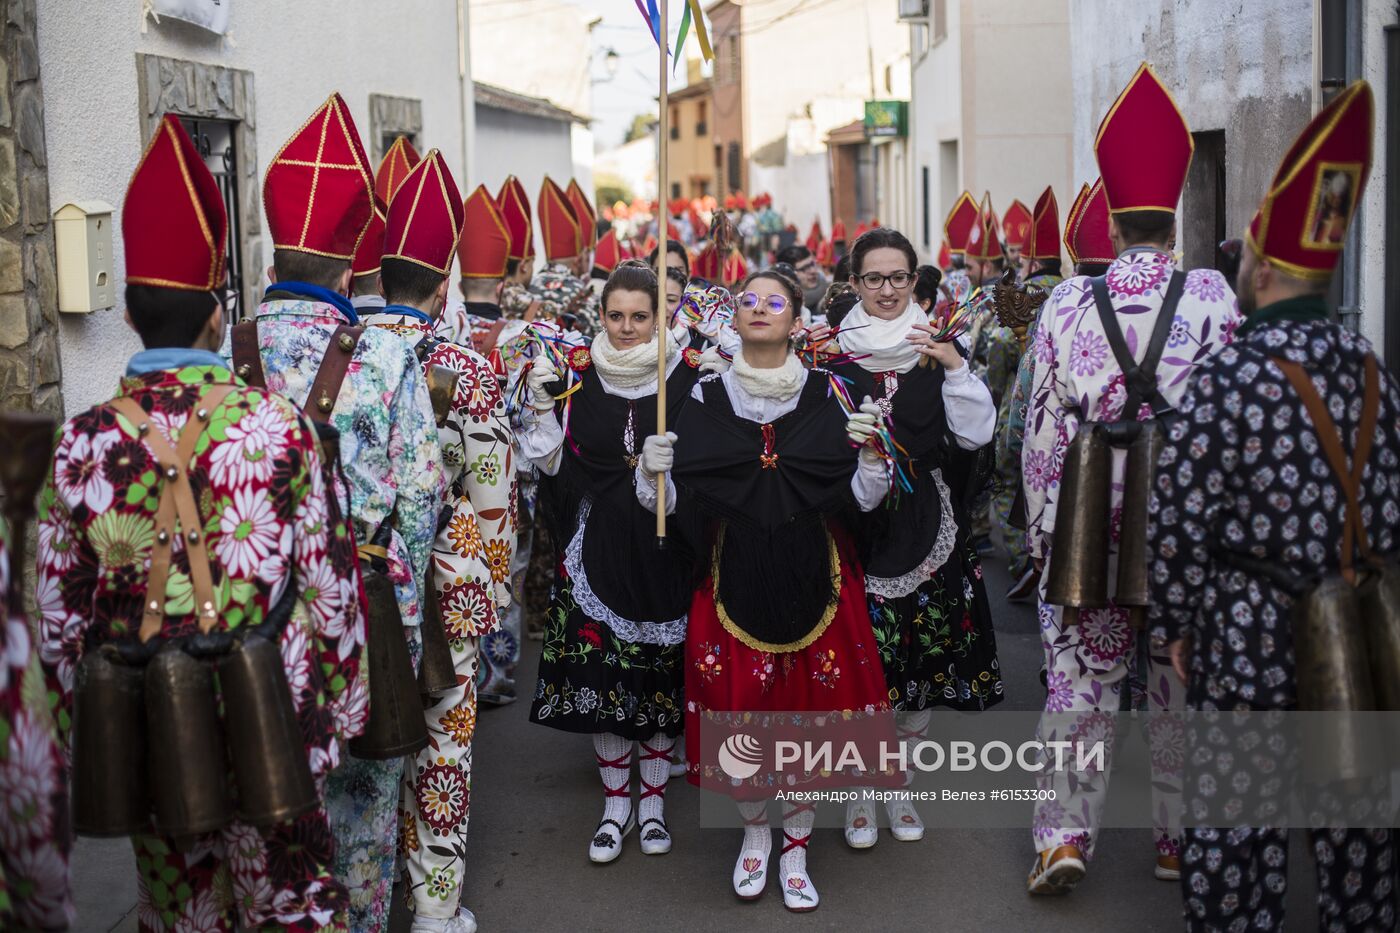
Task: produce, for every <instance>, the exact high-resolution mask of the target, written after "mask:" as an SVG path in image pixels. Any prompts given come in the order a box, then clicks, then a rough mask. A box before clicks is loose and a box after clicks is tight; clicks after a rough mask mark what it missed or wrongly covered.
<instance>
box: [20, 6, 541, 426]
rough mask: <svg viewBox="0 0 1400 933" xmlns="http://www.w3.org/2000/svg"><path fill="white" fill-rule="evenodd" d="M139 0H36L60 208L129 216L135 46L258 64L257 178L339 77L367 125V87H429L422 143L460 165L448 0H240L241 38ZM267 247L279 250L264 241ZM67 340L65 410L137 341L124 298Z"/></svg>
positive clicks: (135, 144)
mask: <svg viewBox="0 0 1400 933" xmlns="http://www.w3.org/2000/svg"><path fill="white" fill-rule="evenodd" d="M139 8H140V4H136V3H85V2H81V0H43V2H41V3H39V4H38V31H39V51H40V67H41V69H42V74H43V80H44V105H45V107H44V109H45V112H44V125H45V132H46V134H47V138H48V154H49V195H50V200H51V203H52V204H53V206H54V207H55V208H57V207H59V206H61V205H62V204H64V203H66V202H68V201H74V200H83V199H96V200H101V201H106V202H107V203H109V204H111V205H113V206H114V207H116V208H117V209H118V214H117V216H116V217H115V218H114V219H115V222H116V223H117V224H118V229H120V227H119V225H120V221H121V218H120V207H121V203H122V200H123V198H124V196H125V192H126V185H127V181H128V180H129V178H130V175H131V172H132V171H133V170H134V169H135V167H136V162H137V160H138V159H139V158H140V156H141V151H142V146H143V140H142V139H141V131H140V116H139V112H138V111H139V103H138V91H137V77H136V75H137V69H136V58H135V56H136V53H138V52H143V53H148V54H154V55H164V56H168V57H171V58H180V59H188V60H193V61H199V62H205V63H209V64H216V65H223V66H227V67H232V68H241V69H245V70H248V71H251V72H253V74H254V81H255V84H254V86H255V92H256V99H257V111H256V118H257V140H258V147H257V148H258V151H257V162H258V171H259V177H260V179H261V173H262V172H264V171H265V170H266V167H267V165H268V163H269V162H270V161H271V160H272V158H273V157H274V156H275V155H276V154H277V150H278V149H279V148H280V147H281V145H282V143H283V142H285V141H286V139H287V137H288V136H290V135H291V134H292V133H293V132H294V131H295V130H296V129H297V127H299V126H300V125H301V124H302V122H303V121H304V120H305V119H306V118H307V116H309V115H310V113H311V112H312V111H313V110H314V109H315V108H316V107H317V106H318V105H319V104H320V103H321V102H322V101H323V100H324V99H325V98H326V96H327V95H328V94H329V93H330V92H331V91H333V90H338V91H340V93H341V95H342V96H343V97H344V98H345V101H346V103H347V104H348V105H349V107H350V111H351V113H352V115H353V117H354V119H355V122H356V124H357V125H358V126H359V128H360V131H361V132H362V133H366V134H367V133H368V132H369V95H370V94H371V93H379V94H391V95H396V96H402V97H412V98H418V99H420V100H421V101H422V103H423V133H422V136H421V138H420V142H421V144H422V145H423V147H424V148H427V147H437V148H440V149H441V150H442V151H443V154H444V156H445V157H446V159H447V162H448V165H449V166H450V167H451V168H452V170H453V172H455V173H460V171H461V155H460V154H461V123H462V119H461V105H460V98H459V91H458V74H457V14H456V5H455V3H454V2H453V0H420V2H419V3H417V4H415V8H414V14H413V15H397V14H390V13H389V12H387V11H386V9H385V7H384V5H383V4H382V3H380V2H379V0H298V2H296V3H288V2H285V0H238V2H236V3H234V4H233V5H232V11H231V18H230V35H231V36H232V38H233V41H232V42H225V41H223V40H222V39H220V38H219V37H217V36H213V35H210V34H209V33H205V32H204V31H202V30H200V29H197V28H195V27H191V26H188V25H186V24H183V23H179V22H175V21H172V20H164V21H162V22H161V24H160V25H156V24H154V23H151V24H149V25H148V27H147V31H146V33H145V34H142V32H141V22H140V19H139V16H138V10H139ZM387 50H399V51H400V52H404V51H408V50H411V51H412V54H411V55H403V54H397V55H391V54H386V51H387ZM566 154H567V149H566ZM459 180H460V179H459ZM260 183H261V182H260ZM264 232H266V230H265V226H264ZM120 239H121V238H120V237H119V236H118V237H117V238H116V241H117V242H116V243H115V244H114V247H115V248H114V253H115V255H114V268H115V270H116V272H117V282H116V285H117V288H116V294H117V295H118V296H120V295H121V294H122V291H123V288H124V282H123V281H122V270H123V269H124V252H123V249H122V245H121V242H120ZM264 259H265V260H269V261H270V259H271V253H270V251H269V248H268V247H267V244H266V240H265V241H264ZM60 346H61V352H62V357H63V396H64V404H65V406H66V408H67V410H68V411H69V412H70V413H71V412H73V411H75V410H80V409H82V408H84V407H87V406H89V405H92V404H94V403H96V402H99V401H102V400H104V399H107V398H110V397H111V395H112V392H113V390H114V388H115V386H116V380H117V378H118V376H119V375H120V374H121V371H122V367H123V364H124V363H125V361H126V358H127V356H128V355H129V354H130V353H132V352H134V351H135V350H137V349H139V348H140V347H139V343H138V341H137V339H136V337H135V335H134V334H132V333H131V332H130V331H129V330H128V329H127V327H126V325H125V324H124V322H123V321H122V314H121V310H120V298H119V307H118V308H116V309H111V310H106V311H98V312H95V313H93V314H90V315H66V314H65V315H62V322H61V334H60Z"/></svg>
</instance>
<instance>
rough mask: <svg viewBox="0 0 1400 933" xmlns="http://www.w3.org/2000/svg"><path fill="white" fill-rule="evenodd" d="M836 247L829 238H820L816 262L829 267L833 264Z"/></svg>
mask: <svg viewBox="0 0 1400 933" xmlns="http://www.w3.org/2000/svg"><path fill="white" fill-rule="evenodd" d="M835 258H836V247H834V246H833V245H832V243H831V241H830V240H822V241H821V242H820V243H818V244H817V264H818V265H821V266H826V267H828V268H830V267H831V266H833V265H835V264H836V263H835Z"/></svg>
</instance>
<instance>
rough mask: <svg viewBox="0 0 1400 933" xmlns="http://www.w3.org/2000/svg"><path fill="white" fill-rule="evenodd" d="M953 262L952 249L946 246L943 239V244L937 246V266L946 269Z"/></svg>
mask: <svg viewBox="0 0 1400 933" xmlns="http://www.w3.org/2000/svg"><path fill="white" fill-rule="evenodd" d="M952 264H953V250H952V248H951V247H949V246H948V241H947V240H946V239H945V240H944V241H943V245H942V246H940V247H939V248H938V268H940V269H946V268H948V267H949V266H950V265H952Z"/></svg>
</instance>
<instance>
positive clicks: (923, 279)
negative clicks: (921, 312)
mask: <svg viewBox="0 0 1400 933" xmlns="http://www.w3.org/2000/svg"><path fill="white" fill-rule="evenodd" d="M942 281H943V273H942V272H940V271H938V269H936V268H934V267H933V266H920V267H919V268H918V271H917V272H916V273H915V277H914V300H915V301H916V302H918V303H919V304H920V305H922V304H923V303H924V302H925V301H927V302H930V303H931V304H930V306H932V304H936V303H937V302H938V285H939V283H940V282H942Z"/></svg>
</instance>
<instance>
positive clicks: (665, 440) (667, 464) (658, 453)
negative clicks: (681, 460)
mask: <svg viewBox="0 0 1400 933" xmlns="http://www.w3.org/2000/svg"><path fill="white" fill-rule="evenodd" d="M675 443H676V432H674V431H667V432H666V433H665V434H653V435H652V436H651V437H649V438H647V439H646V440H645V441H642V459H641V465H642V472H643V473H645V474H646V475H647V476H648V477H650V478H652V479H655V478H656V476H657V475H658V474H660V473H669V472H671V467H672V466H674V465H675V462H676V448H675Z"/></svg>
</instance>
